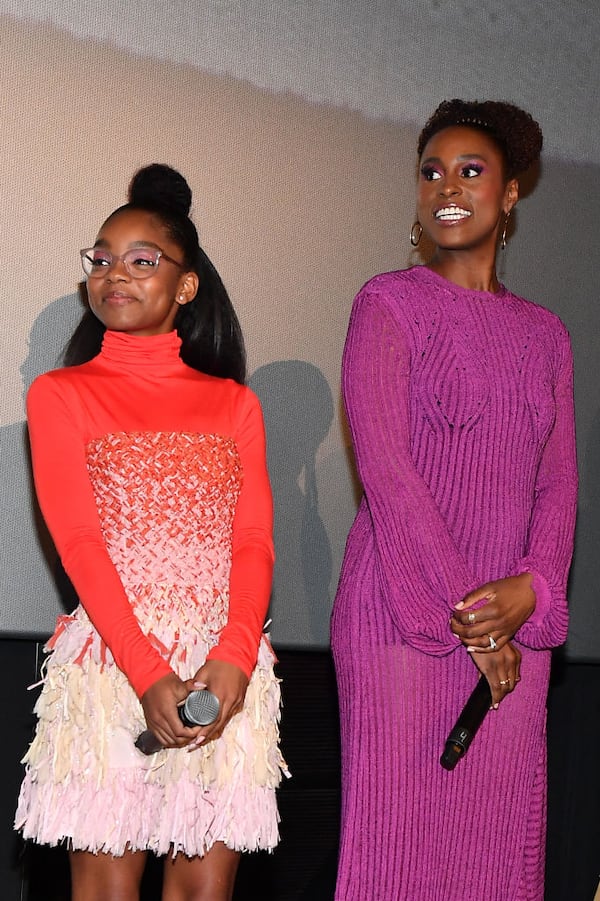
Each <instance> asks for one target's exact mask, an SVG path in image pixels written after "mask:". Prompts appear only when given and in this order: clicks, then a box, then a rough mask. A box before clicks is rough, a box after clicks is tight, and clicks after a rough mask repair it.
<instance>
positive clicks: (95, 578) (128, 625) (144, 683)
mask: <svg viewBox="0 0 600 901" xmlns="http://www.w3.org/2000/svg"><path fill="white" fill-rule="evenodd" d="M79 411H80V404H79V402H78V399H77V397H76V394H75V392H72V391H71V390H70V386H69V385H67V384H66V382H65V380H59V379H56V378H54V377H53V376H52V375H49V376H43V377H41V378H40V379H37V380H36V381H35V382H34V383H33V385H32V387H31V389H30V391H29V394H28V397H27V413H28V421H29V435H30V440H31V452H32V461H33V472H34V479H35V487H36V492H37V496H38V500H39V503H40V508H41V510H42V513H43V515H44V519H45V520H46V523H47V525H48V528H49V530H50V533H51V535H52V538H53V540H54V543H55V545H56V549H57V551H58V553H59V555H60V558H61V560H62V563H63V566H64V568H65V571H66V572H67V574H68V576H69V578H70V579H71V581H72V583H73V586H74V588H75V591H76V592H77V595H78V596H79V599H80V601H81V603H82V605H83V607H84V608H85V610H86V612H87V614H88V616H89V618H90V620H91V621H92V623H93V625H94V626H95V628H96V629H97V631H98V633H99V634H100V636H101V638H102V639H103V640H104V642H105V643H106V645H107V647H108V648H110V651H111V653H112V655H113V657H114V659H115V662H116V663H117V666H118V667H119V668H120V669H121V670H122V671H123V672H124V673H125V675H126V676H127V678H128V679H129V681H130V682H131V684H132V686H133V688H134V690H135V691H136V693H137V695H138V697H141V696H142V695H143V694H144V692H145V691H146V689H147V688H149V687H150V685H152V684H153V683H154V682H155V681H157V680H158V679H159V678H161V677H162V676H164V675H166V674H167V673H169V672H171V668H170V667H169V665H168V663H166V661H165V660H163V659H162V657H161V656H160V654H159V652H158V651H157V650H156V649H155V648H154V647H153V646H152V644H151V643H150V641H149V640H148V638H146V636H145V635H144V633H143V632H142V630H141V629H140V627H139V625H138V622H137V620H136V618H135V616H134V614H133V611H132V609H131V605H130V603H129V601H128V599H127V596H126V593H125V590H124V588H123V584H122V582H121V579H120V578H119V575H118V573H117V570H116V569H115V567H114V565H113V563H112V561H111V559H110V556H109V554H108V551H107V548H106V543H105V541H104V538H103V536H102V531H101V527H100V520H99V517H98V511H97V507H96V502H95V499H94V493H93V489H92V486H91V482H90V479H89V476H88V471H87V465H86V457H85V443H84V437H83V423H82V421H81V416H80V412H79Z"/></svg>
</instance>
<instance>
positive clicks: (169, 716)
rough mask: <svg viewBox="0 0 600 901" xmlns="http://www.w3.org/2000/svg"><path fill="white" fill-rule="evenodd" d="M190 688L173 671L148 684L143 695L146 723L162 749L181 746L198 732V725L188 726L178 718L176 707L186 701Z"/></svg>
mask: <svg viewBox="0 0 600 901" xmlns="http://www.w3.org/2000/svg"><path fill="white" fill-rule="evenodd" d="M189 693H190V688H188V685H187V683H186V682H183V681H182V680H181V679H180V678H179V676H176V675H175V673H168V674H167V675H166V676H163V677H162V679H159V680H158V681H157V682H155V683H154V684H153V685H151V686H150V688H149V689H147V691H145V692H144V694H143V696H142V707H143V709H144V716H145V717H146V723H147V725H148V728H149V729H150V731H151V732H153V733H154V735H156V737H157V738H158V740H159V741H160V742H161V744H163V745H164V746H165V748H182V747H185V745H187V744H189V743H190V742H191V741H192V739H194V738H195V737H196V736H197V734H198V732H199V731H200V727H199V726H194V727H193V728H190V729H188V728H187V726H184V725H183V723H182V722H181V720H180V719H179V714H178V713H177V707H178V706H179V705H180V704H181V703H182V702H183V701H185V699H186V698H187V696H188V694H189Z"/></svg>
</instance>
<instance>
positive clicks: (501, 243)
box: [500, 210, 510, 250]
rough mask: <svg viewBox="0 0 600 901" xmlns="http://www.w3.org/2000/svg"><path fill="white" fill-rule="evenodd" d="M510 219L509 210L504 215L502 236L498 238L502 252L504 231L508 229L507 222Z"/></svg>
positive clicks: (504, 241) (504, 242) (504, 240)
mask: <svg viewBox="0 0 600 901" xmlns="http://www.w3.org/2000/svg"><path fill="white" fill-rule="evenodd" d="M509 219H510V210H509V211H508V213H507V214H506V219H505V220H504V228H503V229H502V234H501V236H500V247H501V248H502V250H504V248H505V247H506V229H507V228H508V220H509Z"/></svg>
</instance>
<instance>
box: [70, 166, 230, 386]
mask: <svg viewBox="0 0 600 901" xmlns="http://www.w3.org/2000/svg"><path fill="white" fill-rule="evenodd" d="M191 204H192V192H191V190H190V188H189V185H188V183H187V181H186V180H185V178H184V177H183V176H182V175H181V174H180V173H179V172H177V171H176V170H175V169H172V168H171V167H170V166H165V165H163V164H161V163H152V164H151V165H150V166H145V167H144V168H143V169H140V170H139V171H138V172H136V173H135V175H134V176H133V178H132V180H131V183H130V185H129V192H128V203H126V204H125V205H123V206H120V207H118V208H117V209H116V210H114V212H113V213H111V215H110V216H109V217H108V219H107V220H106V222H109V221H110V220H111V219H112V218H113V217H114V216H118V215H119V214H120V213H122V212H124V211H125V210H145V211H147V212H149V213H152V214H153V215H154V216H156V217H157V218H158V219H159V220H160V222H161V223H162V225H163V226H164V228H165V229H166V231H167V233H168V235H169V237H170V238H171V239H172V240H173V241H174V242H175V243H176V244H177V245H178V247H179V248H180V250H181V252H182V255H183V265H184V266H185V267H186V268H187V269H188V270H189V271H194V272H195V273H196V274H197V275H198V280H199V285H198V291H197V293H196V296H195V297H194V299H193V300H192V301H190V302H189V303H187V304H184V305H182V306H181V307H180V308H179V310H178V311H177V315H176V317H175V329H176V330H177V333H178V335H179V337H180V338H181V351H180V355H181V358H182V360H183V361H184V363H187V365H188V366H191V367H192V368H193V369H197V370H199V371H200V372H205V373H207V374H208V375H216V376H220V377H222V378H231V379H234V380H235V381H236V382H239V383H240V384H243V383H244V381H245V379H246V352H245V348H244V339H243V336H242V330H241V328H240V324H239V321H238V318H237V316H236V313H235V310H234V308H233V304H232V303H231V300H230V298H229V295H228V293H227V290H226V288H225V286H224V284H223V282H222V281H221V277H220V275H219V273H218V272H217V270H216V269H215V267H214V266H213V264H212V263H211V261H210V260H209V258H208V256H207V255H206V253H205V252H204V250H203V249H202V247H201V246H200V242H199V239H198V232H197V230H196V226H195V225H194V223H193V222H192V220H191V219H190V216H189V212H190V208H191ZM105 224H106V223H105ZM104 332H105V327H104V325H103V324H102V323H101V322H100V321H99V320H98V319H97V318H96V316H94V314H93V313H92V312H91V310H87V311H86V312H85V313H84V315H83V318H82V320H81V322H80V323H79V325H78V326H77V328H76V329H75V332H74V333H73V335H72V337H71V340H70V341H69V343H68V344H67V348H66V350H65V354H64V363H65V365H66V366H76V365H78V364H80V363H85V362H87V361H88V360H91V359H92V358H93V357H95V356H96V355H97V354H98V353H99V352H100V348H101V345H102V337H103V335H104Z"/></svg>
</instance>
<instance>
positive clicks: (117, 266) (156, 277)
mask: <svg viewBox="0 0 600 901" xmlns="http://www.w3.org/2000/svg"><path fill="white" fill-rule="evenodd" d="M94 247H97V248H101V249H103V250H106V251H109V252H110V253H111V254H112V256H113V258H116V257H120V256H121V255H122V254H124V253H125V252H126V251H128V250H131V249H140V248H149V249H152V250H161V251H163V253H164V254H166V255H167V256H169V257H171V258H172V259H173V260H177V261H179V260H181V259H182V256H183V254H182V251H181V249H180V247H179V246H178V245H177V244H176V243H175V242H174V241H173V240H172V239H171V238H170V237H169V234H168V232H167V230H166V228H165V227H164V226H163V225H162V223H161V222H160V219H159V218H158V217H157V216H155V215H154V214H152V213H150V212H147V211H145V210H137V209H125V210H122V211H121V212H118V213H117V214H116V215H114V216H111V217H110V218H109V219H107V221H106V222H105V223H104V225H103V226H102V228H101V229H100V232H99V234H98V237H97V239H96V243H95V245H94ZM197 289H198V276H197V275H196V273H195V272H189V271H186V269H184V268H183V267H180V266H178V265H176V264H175V263H173V262H170V261H169V260H167V259H165V258H164V257H161V258H160V260H159V263H158V266H157V267H156V270H155V271H153V274H152V275H150V276H149V277H148V278H134V277H133V276H132V275H131V274H130V273H129V271H128V270H127V268H126V267H125V265H124V263H123V260H116V259H115V261H114V263H113V265H112V266H110V268H108V269H107V270H106V272H103V273H102V274H101V275H100V276H98V277H94V278H91V277H90V278H88V281H87V293H88V300H89V304H90V309H91V310H92V312H93V313H94V315H95V316H96V317H97V318H98V319H99V320H100V322H102V323H103V325H105V326H106V328H107V329H111V330H113V331H117V332H125V333H126V334H130V335H138V336H140V337H143V336H149V335H161V334H165V333H166V332H170V331H171V330H172V329H173V327H174V322H175V316H176V315H177V311H178V310H179V306H180V305H181V304H185V303H189V302H190V301H191V300H193V298H194V297H195V295H196V291H197Z"/></svg>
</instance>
